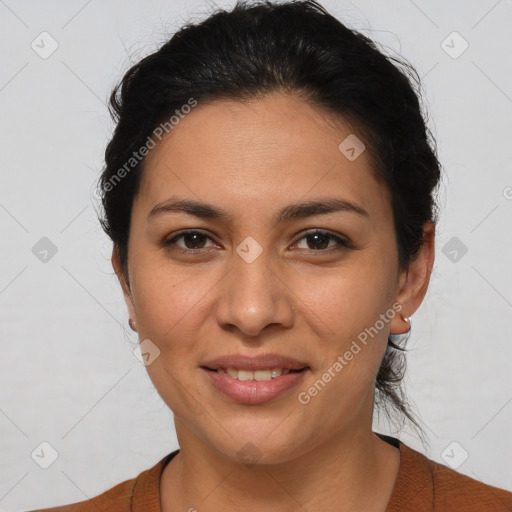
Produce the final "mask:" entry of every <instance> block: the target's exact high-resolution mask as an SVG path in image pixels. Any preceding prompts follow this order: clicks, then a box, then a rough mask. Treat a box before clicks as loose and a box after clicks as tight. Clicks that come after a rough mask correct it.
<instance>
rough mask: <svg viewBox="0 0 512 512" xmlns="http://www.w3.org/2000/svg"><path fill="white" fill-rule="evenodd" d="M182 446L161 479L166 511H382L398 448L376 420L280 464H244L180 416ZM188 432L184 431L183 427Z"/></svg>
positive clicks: (390, 487) (395, 468)
mask: <svg viewBox="0 0 512 512" xmlns="http://www.w3.org/2000/svg"><path fill="white" fill-rule="evenodd" d="M176 431H177V433H178V439H179V440H180V452H179V453H178V454H177V455H176V456H175V457H174V458H173V460H172V461H171V462H170V463H169V464H168V465H167V467H166V468H165V470H164V472H163V474H162V480H161V484H160V488H161V503H162V511H163V512H171V511H175V510H187V511H188V510H194V509H196V510H198V511H201V512H208V511H217V510H223V511H225V512H232V511H235V510H240V508H241V506H243V508H244V510H245V511H246V512H253V511H254V512H256V511H261V510H266V511H269V512H274V511H276V512H277V511H279V512H288V511H289V512H292V511H293V512H295V511H296V510H303V509H304V510H337V511H339V512H348V511H353V510H367V511H372V512H384V511H385V510H386V506H387V503H388V502H389V500H390V498H391V494H392V491H393V487H394V483H395V480H396V477H397V474H398V469H399V463H400V452H399V450H398V449H397V448H395V447H393V446H391V445H389V444H388V443H386V442H385V441H383V440H381V439H380V438H379V437H378V436H377V435H376V434H374V433H373V432H372V431H371V426H370V428H367V429H363V428H361V426H360V425H359V428H357V429H353V431H351V432H349V433H347V432H344V433H343V435H342V436H337V437H335V438H333V439H330V440H329V441H328V442H325V443H323V444H319V445H316V446H315V447H314V449H311V450H310V451H307V452H305V453H304V454H302V455H300V456H299V457H295V458H294V459H293V460H290V461H287V462H283V463H280V464H259V463H258V464H252V465H249V464H247V465H246V464H242V463H240V462H233V461H232V460H229V459H227V458H225V457H224V456H223V455H222V454H220V453H219V452H218V451H216V450H215V449H213V448H212V447H211V446H210V445H207V444H205V443H201V442H200V441H199V440H198V439H197V438H196V437H194V436H192V435H191V434H190V432H189V431H187V430H186V428H184V426H183V425H181V424H180V422H179V421H178V420H176ZM183 434H184V435H183Z"/></svg>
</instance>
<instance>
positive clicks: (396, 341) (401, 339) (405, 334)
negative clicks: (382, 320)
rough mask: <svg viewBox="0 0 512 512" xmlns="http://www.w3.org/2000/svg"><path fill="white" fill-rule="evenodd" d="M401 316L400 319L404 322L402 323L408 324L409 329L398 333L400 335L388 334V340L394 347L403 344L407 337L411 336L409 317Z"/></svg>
mask: <svg viewBox="0 0 512 512" xmlns="http://www.w3.org/2000/svg"><path fill="white" fill-rule="evenodd" d="M401 316H402V319H403V320H404V322H407V323H408V324H409V329H407V331H405V332H400V333H394V332H390V333H389V339H390V340H391V342H392V343H394V344H395V345H400V343H405V342H406V341H407V340H408V339H409V336H410V335H411V326H412V322H411V317H404V316H403V315H401Z"/></svg>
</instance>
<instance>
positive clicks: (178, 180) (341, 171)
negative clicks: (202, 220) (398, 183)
mask: <svg viewBox="0 0 512 512" xmlns="http://www.w3.org/2000/svg"><path fill="white" fill-rule="evenodd" d="M354 137H357V136H356V135H355V133H354V130H353V129H352V128H351V126H350V125H349V124H348V123H347V122H345V121H344V120H343V119H341V118H339V117H336V116H334V115H330V114H327V113H326V112H325V111H324V110H322V109H320V108H316V107H315V106H314V105H312V104H311V103H308V102H306V101H304V100H301V99H300V98H298V97H297V96H295V95H291V94H284V93H276V94H272V95H267V96H265V97H264V98H262V99H259V100H254V101H250V102H239V101H234V100H215V101H211V102H207V103H203V104H201V103H199V104H198V106H196V107H195V108H194V109H193V110H192V111H191V112H190V113H189V114H187V115H184V116H183V117H182V118H181V119H180V120H179V123H178V124H177V125H175V126H174V127H173V129H172V131H170V132H169V133H168V134H167V135H165V136H164V137H163V139H162V141H161V142H159V143H158V144H157V146H156V147H155V148H154V149H152V150H151V151H150V152H149V154H148V156H147V157H146V162H145V169H144V176H143V180H142V184H141V189H140V192H139V195H138V197H137V199H136V201H137V202H139V203H140V204H143V205H145V208H146V209H148V208H149V209H151V207H152V206H154V204H155V203H158V202H161V201H164V200H165V199H166V198H167V196H170V195H181V196H184V197H187V198H194V199H199V198H201V199H206V198H208V200H209V202H215V201H216V200H217V201H220V202H223V203H224V205H225V203H226V201H233V202H232V206H233V207H235V206H237V205H240V204H245V205H253V206H256V205H261V204H262V202H263V203H265V204H266V205H267V206H268V205H274V204H275V205H277V203H279V202H283V201H284V200H285V199H288V200H289V199H293V198H295V199H299V198H306V199H312V198H313V197H314V196H315V195H317V196H325V195H326V194H331V195H332V194H333V193H338V194H337V195H338V196H340V195H341V196H345V197H346V198H347V199H350V200H351V201H353V202H358V203H359V204H360V205H361V206H363V207H364V208H365V209H368V210H371V209H373V210H376V209H377V210H378V209H379V208H386V203H387V202H388V194H387V190H386V189H385V187H384V186H383V185H382V184H381V183H380V182H377V181H376V180H375V178H374V174H373V171H372V169H371V160H370V155H369V154H368V151H366V150H363V151H362V152H361V153H360V154H359V156H357V157H356V158H355V159H354V158H352V157H351V158H348V157H347V153H346V152H345V150H346V149H347V147H348V146H354V141H355V151H357V152H359V151H361V149H362V146H357V144H358V141H359V139H358V138H357V139H354ZM344 141H347V142H344ZM359 143H360V144H362V142H359ZM340 144H341V150H340ZM353 154H354V153H353V152H352V155H353ZM356 155H357V153H356ZM348 156H351V154H350V153H348ZM276 202H277V203H276ZM286 202H289V201H286Z"/></svg>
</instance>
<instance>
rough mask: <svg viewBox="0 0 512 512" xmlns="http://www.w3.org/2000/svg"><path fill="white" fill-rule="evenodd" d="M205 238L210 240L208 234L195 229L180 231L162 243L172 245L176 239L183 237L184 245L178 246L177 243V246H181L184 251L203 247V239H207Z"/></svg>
mask: <svg viewBox="0 0 512 512" xmlns="http://www.w3.org/2000/svg"><path fill="white" fill-rule="evenodd" d="M207 238H209V239H210V240H211V238H210V237H209V236H208V235H206V234H205V233H203V232H201V231H197V230H190V231H182V232H181V233H179V234H178V235H176V236H174V237H173V238H171V239H169V240H164V242H163V245H164V246H171V245H174V244H175V243H176V242H177V240H180V239H183V241H184V243H185V247H183V246H180V245H179V244H178V247H181V248H182V249H184V250H185V251H186V250H189V251H196V250H201V249H205V246H204V242H205V239H207ZM207 248H208V247H206V249H207Z"/></svg>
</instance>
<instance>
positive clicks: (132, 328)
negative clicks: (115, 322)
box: [128, 318, 136, 331]
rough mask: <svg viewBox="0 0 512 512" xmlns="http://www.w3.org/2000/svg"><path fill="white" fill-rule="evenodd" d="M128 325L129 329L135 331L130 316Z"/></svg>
mask: <svg viewBox="0 0 512 512" xmlns="http://www.w3.org/2000/svg"><path fill="white" fill-rule="evenodd" d="M128 325H129V326H130V329H131V330H132V331H136V329H135V322H134V321H133V320H132V319H131V318H130V319H129V320H128Z"/></svg>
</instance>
